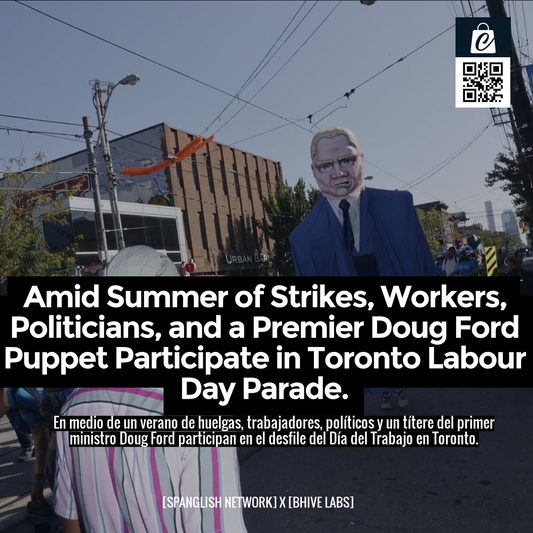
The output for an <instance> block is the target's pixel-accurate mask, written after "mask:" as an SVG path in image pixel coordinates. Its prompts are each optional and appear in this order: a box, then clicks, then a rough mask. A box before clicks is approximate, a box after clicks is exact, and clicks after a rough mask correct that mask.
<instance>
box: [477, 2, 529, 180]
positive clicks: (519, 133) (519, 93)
mask: <svg viewBox="0 0 533 533" xmlns="http://www.w3.org/2000/svg"><path fill="white" fill-rule="evenodd" d="M487 8H488V10H489V14H490V16H491V17H496V18H497V17H503V18H506V17H507V13H506V11H505V7H504V5H503V0H487ZM511 106H512V108H513V114H514V120H515V124H514V125H513V126H514V127H513V133H514V137H515V142H516V145H517V146H516V147H517V149H518V151H519V153H520V152H522V153H523V155H524V156H525V157H526V159H527V160H528V167H529V170H530V173H531V171H532V170H533V166H532V164H533V110H532V109H531V103H530V101H529V96H528V93H527V89H526V84H525V81H524V76H523V74H522V65H521V64H520V61H519V59H518V54H517V53H516V47H515V44H514V40H513V38H512V37H511ZM512 122H513V121H511V123H512ZM528 149H530V150H528ZM529 156H531V157H529ZM530 178H531V176H530Z"/></svg>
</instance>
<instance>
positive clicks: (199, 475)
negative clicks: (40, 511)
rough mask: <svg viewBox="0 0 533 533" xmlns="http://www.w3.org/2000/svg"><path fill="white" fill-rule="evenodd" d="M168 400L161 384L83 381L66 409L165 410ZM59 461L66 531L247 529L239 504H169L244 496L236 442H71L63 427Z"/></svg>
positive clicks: (58, 490) (226, 532)
mask: <svg viewBox="0 0 533 533" xmlns="http://www.w3.org/2000/svg"><path fill="white" fill-rule="evenodd" d="M163 400H164V398H163V389H162V388H78V389H75V390H74V392H73V393H72V394H71V395H70V396H69V398H68V400H67V401H66V403H65V404H64V406H63V409H62V412H61V414H62V415H64V416H90V415H98V416H148V417H150V416H162V415H163V413H164V411H163ZM56 468H57V472H56V483H55V494H54V507H55V511H56V513H57V514H58V515H59V516H61V517H62V518H63V531H64V533H80V532H81V531H86V532H92V533H100V532H102V533H110V532H121V533H157V532H164V533H191V532H194V533H246V527H245V525H244V520H243V516H242V509H240V508H228V507H224V505H223V504H222V505H220V506H218V505H216V506H203V507H194V506H191V507H179V506H175V507H173V506H168V505H165V502H167V501H172V500H169V498H172V499H180V498H181V499H187V498H195V499H198V498H200V499H201V500H200V501H209V500H211V501H214V499H215V498H217V499H220V501H222V502H224V501H225V498H226V497H235V496H237V497H238V496H240V495H241V490H240V478H239V466H238V460H237V451H236V448H234V447H233V448H231V447H227V448H224V447H222V448H216V447H212V448H209V447H205V448H202V447H141V446H135V447H96V446H95V447H70V446H69V432H68V431H58V432H57V466H56ZM191 501H192V500H191Z"/></svg>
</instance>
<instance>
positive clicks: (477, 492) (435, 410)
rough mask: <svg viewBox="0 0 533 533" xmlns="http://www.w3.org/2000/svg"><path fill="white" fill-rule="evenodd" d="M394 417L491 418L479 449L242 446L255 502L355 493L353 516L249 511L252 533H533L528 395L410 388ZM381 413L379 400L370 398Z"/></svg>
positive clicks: (369, 407)
mask: <svg viewBox="0 0 533 533" xmlns="http://www.w3.org/2000/svg"><path fill="white" fill-rule="evenodd" d="M407 392H408V396H409V399H410V401H411V405H410V406H409V407H408V408H406V410H404V411H400V409H399V408H398V407H396V408H395V409H394V410H393V411H392V413H391V414H400V412H402V413H409V414H413V415H471V414H472V415H494V416H495V417H496V424H495V428H496V430H495V431H494V432H484V433H481V434H480V437H481V438H480V446H479V447H478V448H361V447H360V448H340V447H338V448H263V449H254V450H250V451H247V450H246V449H241V450H240V452H241V458H242V487H243V493H244V494H248V495H264V496H269V495H277V496H287V495H314V496H316V495H322V496H331V495H340V496H346V495H353V496H354V497H355V506H354V509H300V510H294V509H292V510H283V509H264V510H263V509H259V510H258V509H253V510H252V509H250V510H247V511H246V514H245V518H246V523H247V526H248V528H249V531H250V533H267V532H268V533H270V532H272V531H280V532H290V533H304V532H305V533H331V532H335V533H344V532H347V533H348V532H349V533H401V532H405V533H427V532H428V531H431V532H432V533H450V532H452V531H453V532H458V533H466V532H473V533H489V532H497V533H531V532H532V531H533V418H532V416H531V413H530V411H529V409H530V406H531V405H533V388H530V389H508V388H507V389H454V388H446V389H422V388H420V389H411V390H409V391H407ZM364 409H365V414H366V415H372V416H379V415H380V414H382V413H381V409H380V398H379V397H377V396H367V397H365V406H364Z"/></svg>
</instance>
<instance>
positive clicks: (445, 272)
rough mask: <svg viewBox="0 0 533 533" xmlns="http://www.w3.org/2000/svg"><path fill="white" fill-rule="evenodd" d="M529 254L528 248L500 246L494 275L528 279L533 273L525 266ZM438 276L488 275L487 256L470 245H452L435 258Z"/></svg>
mask: <svg viewBox="0 0 533 533" xmlns="http://www.w3.org/2000/svg"><path fill="white" fill-rule="evenodd" d="M528 255H529V249H528V248H522V249H517V250H515V249H513V250H507V249H504V248H500V249H499V250H498V253H497V270H496V272H495V273H494V274H493V275H497V276H520V278H521V279H525V280H526V281H527V280H529V279H530V278H532V277H533V273H531V272H530V271H528V270H526V269H524V268H523V259H524V257H527V256H528ZM435 272H436V274H437V276H442V277H448V276H461V277H465V276H486V275H487V258H486V256H485V254H484V253H476V251H475V250H473V249H472V248H470V247H463V248H459V249H456V248H455V246H450V247H449V248H448V249H447V251H446V253H445V254H444V253H439V254H438V255H437V257H436V259H435Z"/></svg>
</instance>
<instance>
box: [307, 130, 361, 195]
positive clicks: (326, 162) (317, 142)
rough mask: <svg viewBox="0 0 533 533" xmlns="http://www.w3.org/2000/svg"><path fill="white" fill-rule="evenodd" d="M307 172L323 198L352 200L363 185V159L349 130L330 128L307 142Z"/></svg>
mask: <svg viewBox="0 0 533 533" xmlns="http://www.w3.org/2000/svg"><path fill="white" fill-rule="evenodd" d="M311 160H312V164H311V169H312V170H313V175H314V177H315V179H316V181H317V184H318V187H319V189H320V190H321V191H322V194H323V195H324V196H325V197H326V198H331V199H336V198H346V197H348V196H354V195H355V194H357V193H358V192H359V191H360V190H361V189H362V187H363V184H364V178H363V173H364V157H363V153H362V152H361V151H360V150H359V146H358V143H357V139H356V138H355V135H354V134H353V132H352V131H351V130H349V129H348V128H345V127H343V126H334V127H332V128H327V129H325V130H322V131H320V132H318V133H317V134H316V135H315V136H314V137H313V140H312V141H311Z"/></svg>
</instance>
